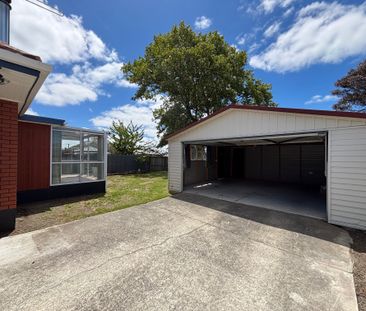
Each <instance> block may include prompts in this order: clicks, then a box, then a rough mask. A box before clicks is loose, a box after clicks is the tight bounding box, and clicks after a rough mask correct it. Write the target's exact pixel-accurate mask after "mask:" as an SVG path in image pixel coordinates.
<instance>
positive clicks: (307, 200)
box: [185, 180, 327, 220]
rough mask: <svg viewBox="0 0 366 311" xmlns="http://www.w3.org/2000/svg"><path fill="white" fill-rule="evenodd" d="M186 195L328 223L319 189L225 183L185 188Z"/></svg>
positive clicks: (262, 183)
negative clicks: (306, 217) (201, 196)
mask: <svg viewBox="0 0 366 311" xmlns="http://www.w3.org/2000/svg"><path fill="white" fill-rule="evenodd" d="M185 192H187V193H192V194H198V195H203V196H207V197H210V198H215V199H220V200H225V201H230V202H235V203H241V204H246V205H251V206H258V207H263V208H268V209H273V210H277V211H281V212H286V213H292V214H298V215H302V216H309V217H313V218H317V219H324V220H325V219H327V211H326V199H325V195H324V194H321V193H320V190H319V191H318V190H317V189H315V190H314V189H308V188H306V187H304V186H297V185H284V184H280V183H269V182H256V181H246V180H245V181H244V180H223V181H216V182H210V183H204V184H198V185H194V186H188V187H186V188H185Z"/></svg>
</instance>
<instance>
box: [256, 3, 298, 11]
mask: <svg viewBox="0 0 366 311" xmlns="http://www.w3.org/2000/svg"><path fill="white" fill-rule="evenodd" d="M294 1H295V0H261V1H260V5H259V7H260V8H261V9H262V10H263V11H264V12H265V13H266V14H268V13H272V12H273V10H274V9H275V8H276V7H282V8H286V7H288V6H289V5H290V4H291V3H292V2H294Z"/></svg>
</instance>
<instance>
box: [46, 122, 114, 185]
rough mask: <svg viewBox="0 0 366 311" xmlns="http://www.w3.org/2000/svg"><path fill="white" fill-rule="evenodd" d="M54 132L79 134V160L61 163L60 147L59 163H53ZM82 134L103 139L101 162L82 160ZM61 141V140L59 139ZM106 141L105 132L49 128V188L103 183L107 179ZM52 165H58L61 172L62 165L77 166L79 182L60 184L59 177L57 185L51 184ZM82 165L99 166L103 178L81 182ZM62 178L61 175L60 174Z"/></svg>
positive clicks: (57, 127)
mask: <svg viewBox="0 0 366 311" xmlns="http://www.w3.org/2000/svg"><path fill="white" fill-rule="evenodd" d="M54 131H58V132H72V133H78V134H79V141H80V154H79V160H64V161H62V147H61V161H53V133H54ZM83 134H88V135H96V136H101V137H102V139H103V142H102V146H103V155H102V160H101V161H87V160H83V159H82V157H83V150H84V149H83V148H84V139H83ZM61 141H62V138H61ZM107 144H108V139H107V133H105V132H99V131H93V130H86V129H85V130H84V129H80V128H72V127H59V126H51V135H50V147H51V148H50V186H52V187H54V186H63V185H77V184H87V183H95V182H103V181H106V179H107V152H108V151H107V147H108V145H107ZM88 159H90V155H89V154H88ZM54 164H58V165H61V170H62V165H63V164H79V181H78V182H74V181H72V182H61V177H60V182H59V183H53V181H52V179H53V178H52V175H53V165H54ZM83 164H101V166H102V167H103V177H102V178H101V179H97V180H84V181H81V180H80V178H81V175H82V168H83ZM61 176H62V174H61Z"/></svg>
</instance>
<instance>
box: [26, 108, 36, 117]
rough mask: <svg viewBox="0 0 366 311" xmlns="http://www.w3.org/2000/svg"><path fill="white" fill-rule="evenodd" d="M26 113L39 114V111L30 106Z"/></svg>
mask: <svg viewBox="0 0 366 311" xmlns="http://www.w3.org/2000/svg"><path fill="white" fill-rule="evenodd" d="M26 114H29V115H31V116H39V113H38V112H36V111H34V110H33V109H32V108H28V110H27V112H26Z"/></svg>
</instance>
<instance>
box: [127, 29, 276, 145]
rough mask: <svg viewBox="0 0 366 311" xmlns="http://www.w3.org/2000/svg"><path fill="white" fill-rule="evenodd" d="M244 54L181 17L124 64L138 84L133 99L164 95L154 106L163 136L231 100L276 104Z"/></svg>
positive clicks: (155, 116)
mask: <svg viewBox="0 0 366 311" xmlns="http://www.w3.org/2000/svg"><path fill="white" fill-rule="evenodd" d="M246 61H247V55H246V53H245V52H244V51H238V50H237V49H235V48H234V47H232V46H230V45H229V44H228V43H227V42H225V40H224V38H223V36H222V35H220V34H219V33H218V32H209V33H207V34H201V33H198V34H197V33H195V32H194V31H193V30H192V29H191V27H189V26H187V25H185V24H184V23H183V22H182V23H180V24H179V25H178V26H174V27H173V29H172V30H171V31H170V32H168V33H166V34H162V35H157V36H155V37H154V40H153V42H152V43H151V44H150V45H149V46H147V48H146V50H145V55H144V56H143V57H140V58H138V59H137V60H135V61H134V62H132V63H127V64H126V65H125V66H124V67H123V72H124V74H125V75H126V78H127V79H128V81H130V82H131V83H135V84H137V85H138V89H137V91H136V94H135V96H134V99H153V98H155V97H156V96H157V95H161V96H163V98H164V103H163V105H162V106H161V107H160V108H158V109H156V110H155V111H154V118H155V120H156V121H157V123H158V127H157V128H158V132H159V134H160V136H161V138H162V141H161V144H164V136H166V135H167V134H170V133H172V132H174V131H176V130H178V129H180V128H182V127H184V126H186V125H187V124H189V123H191V122H194V121H196V120H198V119H200V118H202V117H205V116H207V115H209V114H211V113H213V112H214V111H216V110H217V109H219V108H221V107H223V106H225V105H228V104H232V103H245V104H249V105H271V106H273V105H275V104H274V103H273V101H272V94H271V85H269V84H265V83H262V82H261V81H260V80H258V79H255V78H254V77H253V73H252V72H251V71H250V70H246V69H245V68H244V67H245V64H246Z"/></svg>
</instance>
